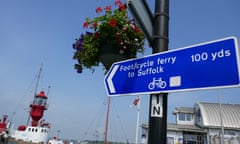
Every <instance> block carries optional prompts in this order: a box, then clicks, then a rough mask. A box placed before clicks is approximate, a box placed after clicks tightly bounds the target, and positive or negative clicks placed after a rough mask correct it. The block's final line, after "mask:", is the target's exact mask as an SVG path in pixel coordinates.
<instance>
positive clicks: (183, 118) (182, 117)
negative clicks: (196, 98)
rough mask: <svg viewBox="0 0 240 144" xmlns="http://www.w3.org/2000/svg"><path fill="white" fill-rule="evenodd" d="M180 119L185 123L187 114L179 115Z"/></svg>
mask: <svg viewBox="0 0 240 144" xmlns="http://www.w3.org/2000/svg"><path fill="white" fill-rule="evenodd" d="M178 119H179V120H181V121H185V114H184V113H179V115H178Z"/></svg>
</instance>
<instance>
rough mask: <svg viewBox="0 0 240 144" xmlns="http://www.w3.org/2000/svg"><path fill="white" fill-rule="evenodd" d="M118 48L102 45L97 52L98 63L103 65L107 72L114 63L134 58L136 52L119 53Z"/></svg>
mask: <svg viewBox="0 0 240 144" xmlns="http://www.w3.org/2000/svg"><path fill="white" fill-rule="evenodd" d="M120 51H121V50H120V48H118V47H114V46H111V45H104V46H102V47H101V49H100V52H99V61H100V62H101V63H102V64H103V65H104V67H105V68H106V70H109V69H110V67H111V65H112V64H113V63H115V62H118V61H122V60H126V59H130V58H135V57H136V52H130V51H125V52H123V53H121V52H120Z"/></svg>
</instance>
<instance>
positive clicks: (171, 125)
mask: <svg viewBox="0 0 240 144" xmlns="http://www.w3.org/2000/svg"><path fill="white" fill-rule="evenodd" d="M141 127H142V128H143V129H148V124H145V123H143V124H142V126H141ZM167 130H170V131H171V130H172V131H192V132H201V133H205V131H204V129H201V128H200V127H198V126H196V125H183V124H174V123H168V124H167Z"/></svg>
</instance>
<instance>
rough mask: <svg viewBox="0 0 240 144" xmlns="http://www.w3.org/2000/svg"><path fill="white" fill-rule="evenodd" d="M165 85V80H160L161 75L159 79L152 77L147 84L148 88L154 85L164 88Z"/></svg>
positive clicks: (153, 87)
mask: <svg viewBox="0 0 240 144" xmlns="http://www.w3.org/2000/svg"><path fill="white" fill-rule="evenodd" d="M166 86H167V82H166V81H164V80H162V78H161V77H160V78H159V79H156V78H155V77H154V78H153V81H152V82H150V83H149V84H148V88H149V89H151V90H152V89H155V87H157V88H161V89H163V88H165V87H166Z"/></svg>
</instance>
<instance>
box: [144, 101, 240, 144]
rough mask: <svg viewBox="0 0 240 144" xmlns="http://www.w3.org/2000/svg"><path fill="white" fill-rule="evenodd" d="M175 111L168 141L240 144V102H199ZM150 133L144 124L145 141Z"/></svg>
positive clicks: (195, 143)
mask: <svg viewBox="0 0 240 144" xmlns="http://www.w3.org/2000/svg"><path fill="white" fill-rule="evenodd" d="M220 107H221V109H220ZM173 114H174V115H175V116H176V123H174V124H173V123H169V124H168V125H167V144H220V143H221V141H224V144H240V104H221V105H220V104H218V103H205V102H199V103H196V104H195V105H194V107H193V108H190V107H177V108H175V111H174V112H173ZM222 133H224V137H222V136H221V134H222ZM147 135H148V125H147V124H142V143H147V137H148V136H147Z"/></svg>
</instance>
